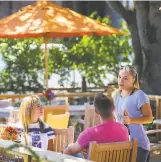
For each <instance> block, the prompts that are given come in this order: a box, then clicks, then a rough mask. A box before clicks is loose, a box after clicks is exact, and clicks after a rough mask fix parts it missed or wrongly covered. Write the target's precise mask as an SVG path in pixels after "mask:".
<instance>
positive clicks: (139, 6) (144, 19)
mask: <svg viewBox="0 0 161 162" xmlns="http://www.w3.org/2000/svg"><path fill="white" fill-rule="evenodd" d="M135 7H136V19H137V26H138V32H139V37H140V42H141V45H142V46H143V48H144V49H145V50H148V49H149V47H150V42H149V40H148V24H149V20H148V16H149V1H136V5H135Z"/></svg>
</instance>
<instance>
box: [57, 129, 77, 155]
mask: <svg viewBox="0 0 161 162" xmlns="http://www.w3.org/2000/svg"><path fill="white" fill-rule="evenodd" d="M54 133H55V139H54V151H55V152H62V150H63V149H64V147H66V146H67V145H69V144H72V143H74V127H73V126H70V127H69V128H66V129H54Z"/></svg>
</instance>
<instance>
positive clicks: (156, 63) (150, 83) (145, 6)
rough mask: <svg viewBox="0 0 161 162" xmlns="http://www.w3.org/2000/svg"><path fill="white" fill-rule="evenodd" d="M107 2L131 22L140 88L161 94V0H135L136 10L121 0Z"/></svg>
mask: <svg viewBox="0 0 161 162" xmlns="http://www.w3.org/2000/svg"><path fill="white" fill-rule="evenodd" d="M108 3H109V4H110V5H111V6H112V8H113V9H115V10H116V11H117V12H118V13H119V14H120V15H121V16H122V17H123V18H124V19H125V21H126V22H127V24H128V27H129V30H130V32H131V36H132V45H133V49H134V53H135V59H134V64H135V65H136V67H137V68H138V72H139V76H140V78H141V80H142V82H141V88H142V89H143V90H144V91H145V92H146V93H148V94H155V95H161V74H160V72H161V54H160V53H161V35H160V33H161V11H159V8H160V7H161V2H159V1H150V2H149V1H136V4H135V10H134V11H130V10H127V9H126V8H124V7H123V6H122V4H121V3H120V2H116V1H114V2H112V1H109V2H108ZM130 13H131V14H130Z"/></svg>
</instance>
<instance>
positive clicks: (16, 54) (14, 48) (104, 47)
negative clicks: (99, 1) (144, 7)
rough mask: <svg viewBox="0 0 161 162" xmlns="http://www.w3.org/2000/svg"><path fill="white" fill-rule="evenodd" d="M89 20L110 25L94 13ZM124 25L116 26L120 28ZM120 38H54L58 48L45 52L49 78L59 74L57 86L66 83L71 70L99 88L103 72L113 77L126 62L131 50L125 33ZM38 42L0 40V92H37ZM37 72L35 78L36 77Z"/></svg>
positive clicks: (40, 60)
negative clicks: (0, 66) (0, 63)
mask: <svg viewBox="0 0 161 162" xmlns="http://www.w3.org/2000/svg"><path fill="white" fill-rule="evenodd" d="M90 17H92V18H94V19H97V20H98V21H100V22H103V23H106V24H108V25H110V24H111V22H110V20H109V18H108V17H105V18H101V17H99V16H98V15H97V13H93V14H92V15H91V16H90ZM123 27H124V23H123V22H121V23H120V28H123ZM124 31H125V32H126V33H127V34H126V35H123V36H118V35H112V36H101V37H100V36H89V37H88V36H84V37H73V38H65V39H54V43H60V44H62V45H63V46H62V48H56V47H55V46H53V47H52V48H51V49H50V50H49V59H48V65H49V76H50V75H51V74H53V73H56V74H58V75H60V77H61V79H60V83H63V82H64V81H69V82H71V81H70V80H69V79H70V77H69V75H70V72H71V71H72V70H75V69H76V70H78V71H79V72H80V74H81V76H85V77H86V80H87V81H88V83H93V84H95V85H102V84H103V83H102V80H103V78H106V74H107V72H111V73H114V74H116V73H117V71H118V67H119V64H120V62H127V63H128V62H129V56H130V54H131V53H132V48H131V46H130V44H129V39H130V36H129V32H128V30H127V28H126V29H124ZM42 42H43V40H42V39H0V53H1V54H2V56H3V60H4V61H5V63H6V65H7V66H6V68H5V69H4V70H3V71H2V72H0V93H2V92H3V93H6V92H9V91H12V92H14V93H26V92H38V91H40V90H42V88H44V87H45V84H44V67H45V65H44V52H43V51H42V49H41V44H42ZM38 73H39V75H38Z"/></svg>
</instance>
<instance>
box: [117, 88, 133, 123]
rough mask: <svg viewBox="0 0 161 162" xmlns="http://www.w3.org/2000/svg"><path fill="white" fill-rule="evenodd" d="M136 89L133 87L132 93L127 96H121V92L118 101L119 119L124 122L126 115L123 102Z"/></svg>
mask: <svg viewBox="0 0 161 162" xmlns="http://www.w3.org/2000/svg"><path fill="white" fill-rule="evenodd" d="M134 91H135V88H133V89H132V91H131V93H130V94H129V95H127V96H126V97H122V96H121V92H120V95H119V98H118V101H117V115H116V117H117V121H118V122H120V123H122V122H123V116H124V110H125V108H123V107H122V106H123V104H124V102H125V101H126V100H127V99H128V97H129V96H131V95H132V94H133V93H134ZM121 99H122V102H120V100H121Z"/></svg>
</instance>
